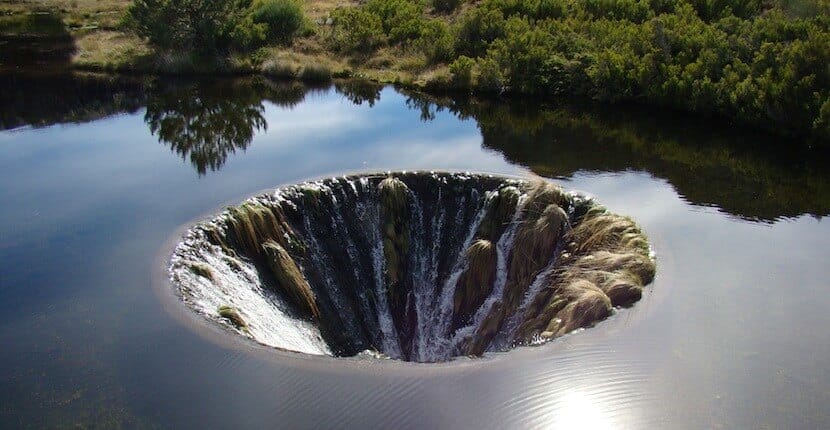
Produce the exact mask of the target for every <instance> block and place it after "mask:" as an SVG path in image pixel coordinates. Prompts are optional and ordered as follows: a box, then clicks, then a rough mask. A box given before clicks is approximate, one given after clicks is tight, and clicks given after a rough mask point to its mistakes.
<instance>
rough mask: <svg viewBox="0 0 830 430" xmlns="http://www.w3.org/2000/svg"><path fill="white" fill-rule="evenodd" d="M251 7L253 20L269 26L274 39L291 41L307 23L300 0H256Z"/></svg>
mask: <svg viewBox="0 0 830 430" xmlns="http://www.w3.org/2000/svg"><path fill="white" fill-rule="evenodd" d="M251 9H252V17H253V21H254V22H255V23H257V24H264V25H266V26H267V28H266V29H265V34H266V36H267V37H268V39H269V40H272V41H278V42H290V41H291V39H292V38H293V37H294V35H296V34H297V33H299V32H300V30H302V28H303V25H304V24H305V19H304V18H303V11H302V8H301V4H300V2H299V0H255V1H254V4H253V5H252V8H251Z"/></svg>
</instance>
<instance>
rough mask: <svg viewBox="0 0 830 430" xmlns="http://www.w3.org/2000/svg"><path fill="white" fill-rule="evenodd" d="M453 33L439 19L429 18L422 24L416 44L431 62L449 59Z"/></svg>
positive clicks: (451, 51)
mask: <svg viewBox="0 0 830 430" xmlns="http://www.w3.org/2000/svg"><path fill="white" fill-rule="evenodd" d="M453 42H454V39H453V35H452V33H451V32H450V28H449V25H447V24H446V23H445V22H444V21H441V20H437V19H434V20H430V21H427V22H426V23H425V24H424V28H423V31H422V32H421V37H420V38H419V39H418V41H417V42H416V45H417V46H418V48H419V49H420V50H421V52H423V53H424V55H426V57H427V60H428V61H429V62H431V63H440V62H444V61H450V60H452V58H453V54H454V52H453V51H454V47H453Z"/></svg>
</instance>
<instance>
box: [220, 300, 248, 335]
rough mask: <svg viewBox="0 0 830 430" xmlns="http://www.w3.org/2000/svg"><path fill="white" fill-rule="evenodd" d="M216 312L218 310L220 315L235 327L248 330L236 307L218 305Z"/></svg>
mask: <svg viewBox="0 0 830 430" xmlns="http://www.w3.org/2000/svg"><path fill="white" fill-rule="evenodd" d="M217 312H219V316H220V317H222V318H224V319H226V320H228V321H230V323H231V324H233V325H234V326H235V327H236V328H238V329H240V330H243V331H247V330H248V323H246V322H245V320H244V319H242V316H241V315H239V311H238V310H237V309H236V308H234V307H232V306H227V305H224V306H220V307H219V309H217Z"/></svg>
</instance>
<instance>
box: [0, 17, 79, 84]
mask: <svg viewBox="0 0 830 430" xmlns="http://www.w3.org/2000/svg"><path fill="white" fill-rule="evenodd" d="M74 53H75V42H74V40H73V39H72V35H70V34H69V31H68V30H67V28H66V26H65V25H64V23H63V21H62V20H61V19H60V17H58V16H57V15H55V14H53V13H52V12H49V11H39V12H33V13H27V14H18V15H10V16H0V72H3V71H14V70H23V69H27V70H44V69H51V70H61V69H65V68H66V65H67V64H68V63H69V60H70V58H71V57H72V54H74Z"/></svg>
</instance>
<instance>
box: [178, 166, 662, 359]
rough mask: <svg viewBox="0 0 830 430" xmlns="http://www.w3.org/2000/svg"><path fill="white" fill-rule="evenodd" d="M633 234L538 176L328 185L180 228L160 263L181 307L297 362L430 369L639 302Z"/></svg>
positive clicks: (294, 190)
mask: <svg viewBox="0 0 830 430" xmlns="http://www.w3.org/2000/svg"><path fill="white" fill-rule="evenodd" d="M654 272H655V265H654V261H653V258H652V256H651V255H650V251H649V245H648V242H647V240H646V237H645V235H644V234H643V232H642V231H641V230H640V229H639V227H637V225H636V224H635V223H634V222H633V221H632V220H631V219H629V218H626V217H623V216H620V215H616V214H613V213H610V212H608V211H607V210H606V209H605V208H604V207H602V206H601V205H599V204H598V203H596V202H595V201H593V200H592V199H590V198H587V197H585V196H583V195H580V194H578V193H566V192H565V191H563V190H562V189H560V188H559V187H557V186H556V185H553V184H551V183H548V182H545V181H542V180H535V181H529V180H520V179H512V178H504V177H495V176H490V175H474V174H453V173H425V172H424V173H418V172H416V173H405V172H401V173H386V174H370V175H361V176H347V177H341V178H331V179H326V180H321V181H316V182H308V183H304V184H299V185H294V186H288V187H284V188H280V189H277V190H276V191H274V192H271V193H267V194H263V195H260V196H256V197H253V198H251V199H249V200H247V201H246V202H244V203H243V204H241V205H240V206H237V207H231V208H228V209H227V210H226V211H224V212H223V213H221V214H220V215H218V216H216V217H215V218H213V219H211V220H209V221H205V222H202V223H200V224H198V225H196V226H194V227H193V228H191V229H190V230H189V231H188V232H187V233H186V235H185V237H184V239H183V240H182V242H181V243H180V244H179V245H178V246H177V247H176V249H175V251H174V253H173V257H172V260H171V263H170V276H171V279H172V283H173V285H174V287H175V288H176V289H177V292H178V294H179V296H180V297H181V299H182V300H183V301H184V302H185V304H186V305H187V306H188V307H189V308H190V309H192V310H193V311H196V312H198V313H200V314H202V315H204V316H206V317H207V318H209V319H212V320H214V321H216V322H219V323H221V324H223V325H225V326H227V328H228V329H230V330H233V331H235V332H237V333H239V334H240V335H244V336H247V337H250V338H252V339H254V340H255V341H257V342H260V343H262V344H265V345H270V346H273V347H278V348H282V349H287V350H292V351H298V352H304V353H309V354H325V355H334V356H353V355H356V354H360V353H366V352H367V351H368V352H371V353H372V354H373V355H377V356H387V357H390V358H395V359H401V360H406V361H417V362H438V361H445V360H448V359H451V358H452V357H456V356H467V355H481V354H483V353H485V352H489V351H503V350H507V349H510V348H512V347H514V346H516V345H521V344H531V343H537V342H541V341H544V340H548V339H552V338H556V337H558V336H561V335H563V334H566V333H569V332H571V331H573V330H576V329H579V328H583V327H588V326H590V325H592V324H594V323H596V322H597V321H600V320H602V319H605V318H607V317H608V316H610V315H611V314H612V313H613V310H614V308H615V307H619V306H629V305H631V304H633V303H634V302H636V301H637V300H639V299H640V297H641V294H642V289H643V286H644V285H647V284H648V283H650V282H651V280H652V279H653V277H654Z"/></svg>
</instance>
